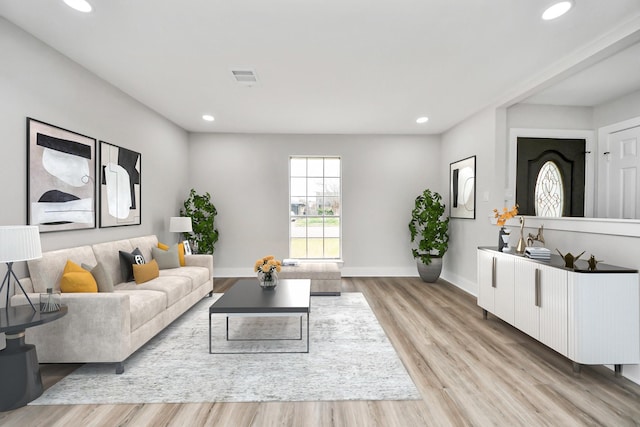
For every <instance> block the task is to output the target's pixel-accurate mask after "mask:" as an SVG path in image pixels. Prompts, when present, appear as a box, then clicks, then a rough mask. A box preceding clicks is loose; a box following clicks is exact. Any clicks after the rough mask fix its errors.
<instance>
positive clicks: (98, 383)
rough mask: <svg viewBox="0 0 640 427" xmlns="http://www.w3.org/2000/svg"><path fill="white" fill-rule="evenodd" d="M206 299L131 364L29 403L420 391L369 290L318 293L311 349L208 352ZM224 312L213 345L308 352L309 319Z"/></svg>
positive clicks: (94, 369) (79, 379) (86, 372)
mask: <svg viewBox="0 0 640 427" xmlns="http://www.w3.org/2000/svg"><path fill="white" fill-rule="evenodd" d="M221 295H222V294H214V297H213V298H205V299H203V300H202V301H201V302H199V303H198V304H196V305H195V306H194V307H192V308H191V309H190V310H189V311H188V312H187V313H185V314H184V315H183V316H182V317H180V318H179V319H177V320H176V321H175V322H173V323H172V324H171V325H170V326H169V327H167V328H166V329H165V330H164V331H163V332H161V333H160V334H158V335H157V336H156V337H155V338H153V339H152V340H151V341H150V342H149V343H147V344H146V345H145V346H144V347H142V348H141V349H140V350H138V351H137V352H136V353H134V354H133V355H132V356H131V357H130V358H129V359H128V360H127V361H126V362H125V372H124V374H122V375H116V374H115V373H114V366H113V365H109V364H104V365H103V364H86V365H84V366H82V367H80V368H79V369H77V370H76V371H75V372H73V373H72V374H70V375H68V376H66V377H65V378H64V379H62V380H61V381H60V382H58V383H57V384H55V385H54V386H53V387H51V388H49V389H48V390H46V391H45V392H44V394H43V395H42V396H41V397H40V398H38V399H36V400H35V401H33V402H31V403H30V405H58V404H114V403H200V402H263V401H334V400H414V399H420V395H419V393H418V390H417V389H416V387H415V385H414V383H413V381H412V380H411V378H410V377H409V375H408V374H407V371H406V370H405V368H404V366H403V365H402V362H401V361H400V359H399V358H398V356H397V354H396V352H395V350H394V349H393V346H392V345H391V344H390V342H389V340H388V339H387V336H386V335H385V333H384V331H383V329H382V327H381V326H380V324H379V323H378V321H377V319H376V317H375V315H374V314H373V312H372V311H371V308H370V307H369V305H368V304H367V301H366V299H365V298H364V296H363V295H362V294H361V293H343V294H342V295H341V296H339V297H331V296H329V297H325V296H318V297H311V321H310V352H309V353H308V354H307V353H298V354H273V353H270V354H266V353H262V354H209V340H208V338H209V310H208V308H209V306H210V305H211V304H213V302H214V301H215V300H216V298H219V297H220V296H221ZM229 325H230V326H229V335H230V337H231V338H237V339H245V338H252V337H261V338H291V339H292V340H286V341H275V340H274V341H259V342H251V341H232V342H227V341H226V339H225V318H224V317H220V316H214V318H213V322H212V331H213V334H212V335H213V344H212V345H213V349H214V351H300V350H304V349H305V347H306V318H305V320H303V328H302V334H303V335H302V339H299V338H300V318H299V317H288V318H282V317H255V318H239V317H234V318H230V322H229Z"/></svg>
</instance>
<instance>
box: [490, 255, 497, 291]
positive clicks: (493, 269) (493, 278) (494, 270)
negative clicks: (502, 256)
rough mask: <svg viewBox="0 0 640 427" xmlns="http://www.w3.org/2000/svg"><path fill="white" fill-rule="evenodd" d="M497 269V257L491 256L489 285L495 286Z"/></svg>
mask: <svg viewBox="0 0 640 427" xmlns="http://www.w3.org/2000/svg"><path fill="white" fill-rule="evenodd" d="M497 270H498V259H497V258H496V257H493V263H492V264H491V287H492V288H495V287H496V273H497Z"/></svg>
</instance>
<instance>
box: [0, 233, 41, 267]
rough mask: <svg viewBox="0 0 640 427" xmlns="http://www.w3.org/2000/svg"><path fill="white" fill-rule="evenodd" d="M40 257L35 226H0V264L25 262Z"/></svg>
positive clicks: (38, 237) (38, 234) (38, 235)
mask: <svg viewBox="0 0 640 427" xmlns="http://www.w3.org/2000/svg"><path fill="white" fill-rule="evenodd" d="M41 257H42V248H41V246H40V231H39V230H38V226H37V225H7V226H0V262H14V261H27V260H30V259H36V258H41Z"/></svg>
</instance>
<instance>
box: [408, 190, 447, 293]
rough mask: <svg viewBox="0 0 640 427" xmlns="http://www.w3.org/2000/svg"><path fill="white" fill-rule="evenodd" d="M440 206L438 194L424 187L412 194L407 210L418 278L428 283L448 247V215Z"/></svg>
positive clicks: (437, 275)
mask: <svg viewBox="0 0 640 427" xmlns="http://www.w3.org/2000/svg"><path fill="white" fill-rule="evenodd" d="M444 210H445V205H444V203H442V196H441V195H440V194H438V193H436V192H434V191H431V190H429V189H426V190H424V191H423V192H422V194H421V195H419V196H418V197H416V202H415V206H414V208H413V211H411V221H410V222H409V231H410V232H411V242H412V243H414V242H417V248H415V247H414V248H412V249H411V252H412V253H413V257H414V258H415V259H416V263H417V266H418V274H419V275H420V278H421V279H422V280H423V281H425V282H429V283H433V282H435V281H436V280H437V279H438V277H440V273H441V272H442V257H443V256H444V254H445V252H446V251H447V249H448V248H449V234H448V231H449V218H448V217H446V216H444Z"/></svg>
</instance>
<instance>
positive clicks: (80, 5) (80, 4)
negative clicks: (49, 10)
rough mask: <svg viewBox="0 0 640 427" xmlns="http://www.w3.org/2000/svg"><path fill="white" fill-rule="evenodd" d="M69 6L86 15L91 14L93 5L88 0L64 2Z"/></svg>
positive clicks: (66, 0)
mask: <svg viewBox="0 0 640 427" xmlns="http://www.w3.org/2000/svg"><path fill="white" fill-rule="evenodd" d="M64 2H65V3H66V4H67V6H69V7H71V8H73V9H75V10H77V11H79V12H84V13H89V12H91V9H92V7H91V5H90V4H89V2H87V1H86V0H64Z"/></svg>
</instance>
